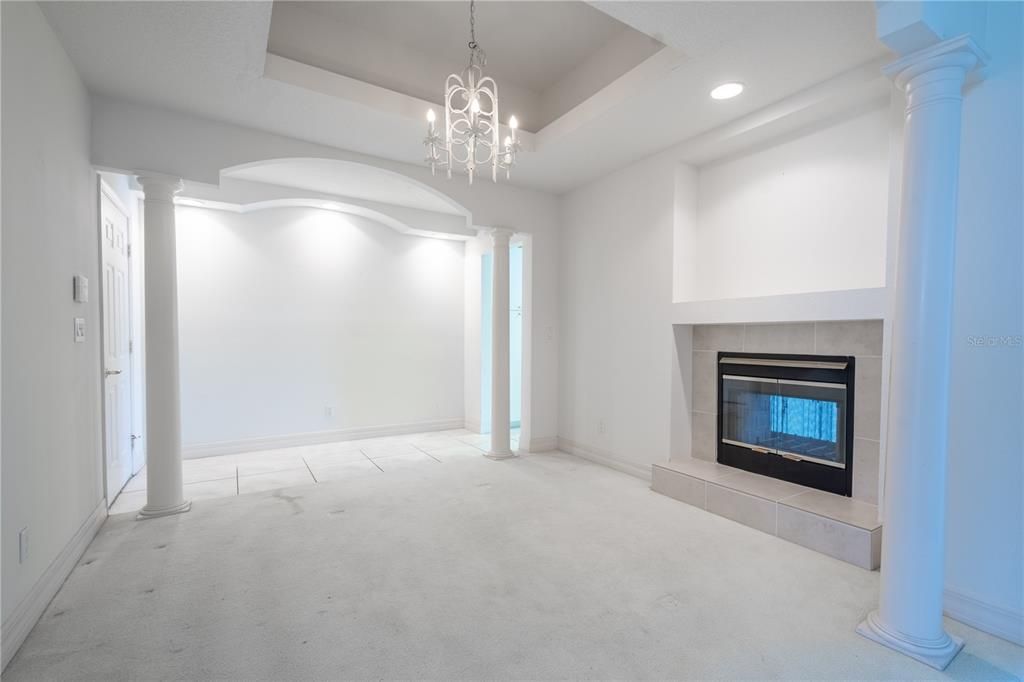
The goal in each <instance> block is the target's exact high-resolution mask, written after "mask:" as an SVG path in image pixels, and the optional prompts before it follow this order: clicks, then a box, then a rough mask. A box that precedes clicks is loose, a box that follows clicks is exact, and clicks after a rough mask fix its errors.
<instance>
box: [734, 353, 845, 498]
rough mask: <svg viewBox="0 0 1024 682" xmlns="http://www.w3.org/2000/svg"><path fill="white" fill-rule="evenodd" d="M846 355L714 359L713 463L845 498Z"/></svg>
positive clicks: (747, 355)
mask: <svg viewBox="0 0 1024 682" xmlns="http://www.w3.org/2000/svg"><path fill="white" fill-rule="evenodd" d="M854 366H855V361H854V358H853V357H852V356H849V357H847V356H831V355H827V356H826V355H782V354H763V353H758V354H755V353H728V352H720V353H719V354H718V448H717V450H718V452H717V457H718V462H719V463H720V464H725V465H728V466H732V467H737V468H740V469H745V470H746V471H751V472H753V473H757V474H762V475H765V476H772V477H773V478H778V479H781V480H783V481H790V482H791V483H798V484H800V485H804V486H808V487H811V488H817V489H819V490H825V491H828V492H831V493H836V494H839V495H846V496H848V497H849V496H850V495H851V494H852V489H853V379H854Z"/></svg>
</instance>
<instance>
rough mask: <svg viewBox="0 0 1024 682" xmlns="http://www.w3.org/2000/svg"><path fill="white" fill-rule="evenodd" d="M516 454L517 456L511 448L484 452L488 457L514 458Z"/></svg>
mask: <svg viewBox="0 0 1024 682" xmlns="http://www.w3.org/2000/svg"><path fill="white" fill-rule="evenodd" d="M515 456H516V453H514V452H512V451H511V450H505V451H494V450H488V451H487V452H485V453H484V457H486V458H487V459H511V458H513V457H515Z"/></svg>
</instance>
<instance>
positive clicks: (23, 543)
mask: <svg viewBox="0 0 1024 682" xmlns="http://www.w3.org/2000/svg"><path fill="white" fill-rule="evenodd" d="M26 561H28V526H25V527H24V528H22V529H21V530H19V531H18V563H19V564H23V563H25V562H26Z"/></svg>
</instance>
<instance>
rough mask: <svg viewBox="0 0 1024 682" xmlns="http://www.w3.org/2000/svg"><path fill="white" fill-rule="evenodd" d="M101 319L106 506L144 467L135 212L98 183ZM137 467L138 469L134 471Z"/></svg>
mask: <svg viewBox="0 0 1024 682" xmlns="http://www.w3.org/2000/svg"><path fill="white" fill-rule="evenodd" d="M99 194H100V221H99V222H100V259H101V260H100V266H101V267H100V277H101V281H100V292H99V293H100V296H101V301H100V318H101V326H102V339H101V344H102V347H103V353H102V358H103V365H102V368H101V371H102V378H103V445H104V470H105V481H104V483H105V486H106V498H107V505H108V506H110V505H113V504H114V500H115V499H116V498H117V496H118V494H119V493H120V492H121V490H122V489H123V488H124V486H125V484H126V483H127V482H128V479H130V478H131V477H132V475H133V474H134V473H135V472H136V471H138V469H139V468H141V463H139V462H135V461H134V449H135V448H134V443H135V440H136V437H135V436H134V435H133V429H132V424H133V419H134V416H135V409H134V403H135V395H134V390H133V387H134V384H135V382H134V381H133V374H134V372H133V364H134V363H133V362H132V359H133V358H132V356H133V351H134V349H133V343H132V329H133V325H132V298H133V296H132V294H133V292H132V284H133V277H132V272H131V271H132V268H131V260H132V252H131V234H132V220H131V217H130V216H131V212H130V211H129V210H128V208H127V207H126V206H125V204H124V203H123V202H122V201H121V199H119V198H118V196H117V194H116V192H115V191H114V190H113V189H112V188H111V187H110V186H109V185H108V184H107V183H106V182H105V181H103V180H101V181H100V192H99ZM136 464H138V466H136Z"/></svg>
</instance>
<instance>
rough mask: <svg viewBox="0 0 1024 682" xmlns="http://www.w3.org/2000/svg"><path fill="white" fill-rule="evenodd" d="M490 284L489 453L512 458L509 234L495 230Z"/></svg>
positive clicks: (501, 457) (489, 455) (492, 455)
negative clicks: (510, 444) (510, 430)
mask: <svg viewBox="0 0 1024 682" xmlns="http://www.w3.org/2000/svg"><path fill="white" fill-rule="evenodd" d="M491 238H492V239H493V240H494V260H493V262H492V264H493V267H492V269H491V270H492V273H493V281H492V283H491V294H492V297H493V298H492V299H491V449H490V450H489V451H488V452H487V456H488V457H490V458H492V459H505V458H506V457H512V456H513V453H512V449H511V448H510V447H509V443H510V441H509V428H510V411H509V388H510V387H509V383H510V379H509V290H508V289H509V265H508V258H509V253H508V248H509V241H510V240H511V239H512V230H507V229H504V228H495V229H493V230H492V231H491Z"/></svg>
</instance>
